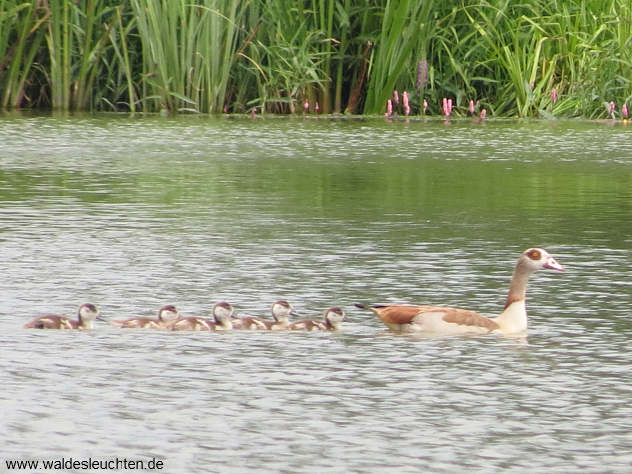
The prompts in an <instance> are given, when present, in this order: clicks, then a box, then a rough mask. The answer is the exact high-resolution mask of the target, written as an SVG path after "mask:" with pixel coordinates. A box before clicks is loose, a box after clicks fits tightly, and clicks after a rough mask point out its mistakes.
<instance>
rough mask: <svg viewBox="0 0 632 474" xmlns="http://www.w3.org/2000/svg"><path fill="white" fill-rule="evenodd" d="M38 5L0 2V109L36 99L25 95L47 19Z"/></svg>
mask: <svg viewBox="0 0 632 474" xmlns="http://www.w3.org/2000/svg"><path fill="white" fill-rule="evenodd" d="M39 3H40V2H38V1H37V0H32V1H31V2H27V1H25V2H22V1H19V0H14V1H11V0H0V106H1V107H2V108H7V107H20V106H22V105H28V104H27V103H28V101H29V100H31V101H32V102H38V98H37V97H33V98H30V97H28V96H27V94H26V86H27V82H28V81H29V80H30V78H31V77H32V76H33V64H34V61H35V58H36V55H37V54H38V52H39V50H40V45H41V43H42V39H43V37H44V35H43V31H42V28H41V26H42V24H43V23H44V22H45V21H46V20H47V19H48V13H47V11H46V9H45V8H42V7H41V6H40V5H39Z"/></svg>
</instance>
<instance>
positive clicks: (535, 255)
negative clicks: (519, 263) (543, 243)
mask: <svg viewBox="0 0 632 474" xmlns="http://www.w3.org/2000/svg"><path fill="white" fill-rule="evenodd" d="M527 257H529V258H530V259H531V260H540V259H541V258H542V252H540V251H539V250H536V249H533V250H530V251H529V253H528V254H527Z"/></svg>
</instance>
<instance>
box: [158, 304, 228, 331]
mask: <svg viewBox="0 0 632 474" xmlns="http://www.w3.org/2000/svg"><path fill="white" fill-rule="evenodd" d="M233 312H234V310H233V307H232V306H231V304H230V303H227V302H225V301H222V302H220V303H217V304H215V306H213V311H212V315H213V319H205V318H197V317H189V318H179V319H177V320H175V321H174V322H173V323H172V324H171V325H170V326H169V328H170V329H171V330H173V331H229V330H231V329H233V322H232V315H233Z"/></svg>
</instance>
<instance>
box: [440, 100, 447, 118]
mask: <svg viewBox="0 0 632 474" xmlns="http://www.w3.org/2000/svg"><path fill="white" fill-rule="evenodd" d="M441 105H442V107H443V115H445V116H446V117H447V116H448V99H446V98H445V97H444V98H443V102H442V104H441Z"/></svg>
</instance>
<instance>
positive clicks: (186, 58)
mask: <svg viewBox="0 0 632 474" xmlns="http://www.w3.org/2000/svg"><path fill="white" fill-rule="evenodd" d="M130 3H131V7H132V10H133V12H134V16H135V19H136V24H137V28H138V34H139V37H140V43H141V45H142V79H141V81H142V91H143V93H142V94H141V95H142V97H143V108H144V109H145V110H153V109H161V110H166V111H169V112H174V111H186V110H188V111H200V112H210V113H215V112H221V111H222V109H223V106H224V99H225V93H226V87H227V84H228V80H229V78H230V72H231V67H232V65H233V62H234V59H235V53H236V51H237V47H238V45H237V41H238V39H239V21H240V17H241V15H242V13H243V11H244V9H245V8H246V6H247V4H248V2H234V1H232V0H202V1H201V2H199V3H197V4H196V3H191V2H190V1H187V0H131V2H130Z"/></svg>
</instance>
